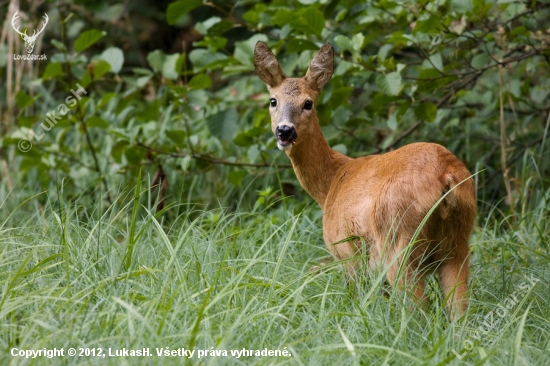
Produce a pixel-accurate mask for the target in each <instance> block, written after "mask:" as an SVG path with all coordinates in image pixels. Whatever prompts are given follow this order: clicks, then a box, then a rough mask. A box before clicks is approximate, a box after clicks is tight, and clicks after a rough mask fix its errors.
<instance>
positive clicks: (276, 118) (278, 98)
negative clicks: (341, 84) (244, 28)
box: [254, 42, 334, 153]
mask: <svg viewBox="0 0 550 366" xmlns="http://www.w3.org/2000/svg"><path fill="white" fill-rule="evenodd" d="M254 66H255V67H256V72H257V74H258V76H259V77H260V79H261V80H262V81H263V82H264V83H265V84H266V85H267V87H268V89H269V93H270V94H271V99H270V107H269V112H270V113H271V129H272V131H273V133H274V134H275V137H276V138H277V147H278V148H279V149H280V150H283V151H285V152H287V153H289V152H290V150H291V149H292V146H293V145H296V144H299V143H301V142H302V141H303V140H304V139H303V136H309V135H311V134H312V133H313V132H315V131H316V130H318V129H319V121H318V120H317V115H316V112H315V102H316V101H317V98H318V97H319V94H321V88H322V87H323V86H324V85H325V84H326V83H327V82H328V81H329V80H330V78H331V77H332V72H333V70H334V50H333V48H332V46H331V45H330V44H329V43H327V44H325V45H324V46H323V47H321V49H320V50H319V52H317V54H316V55H315V57H313V60H312V61H311V63H310V65H309V68H308V70H307V73H306V76H304V77H303V78H289V77H287V76H286V75H285V74H284V72H283V70H282V69H281V65H280V64H279V62H278V61H277V58H276V57H275V55H274V54H273V53H272V52H271V50H270V49H269V47H267V45H266V44H265V43H263V42H258V43H256V47H255V49H254Z"/></svg>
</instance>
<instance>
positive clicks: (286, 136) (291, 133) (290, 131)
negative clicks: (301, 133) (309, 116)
mask: <svg viewBox="0 0 550 366" xmlns="http://www.w3.org/2000/svg"><path fill="white" fill-rule="evenodd" d="M275 134H276V135H277V138H279V139H281V140H284V141H288V140H293V139H294V138H296V129H295V128H294V127H290V126H287V125H282V126H277V129H276V131H275Z"/></svg>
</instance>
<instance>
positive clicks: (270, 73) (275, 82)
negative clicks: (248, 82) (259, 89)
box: [254, 41, 286, 88]
mask: <svg viewBox="0 0 550 366" xmlns="http://www.w3.org/2000/svg"><path fill="white" fill-rule="evenodd" d="M254 67H255V68H256V73H257V74H258V76H259V77H260V79H261V80H262V81H263V82H264V83H266V84H267V86H269V87H270V88H275V87H277V86H279V85H281V83H282V82H283V80H284V79H286V75H285V73H284V72H283V69H281V65H280V64H279V61H277V58H276V57H275V55H274V54H273V52H271V50H270V49H269V47H267V45H266V44H265V43H263V42H261V41H258V42H257V43H256V47H255V48H254Z"/></svg>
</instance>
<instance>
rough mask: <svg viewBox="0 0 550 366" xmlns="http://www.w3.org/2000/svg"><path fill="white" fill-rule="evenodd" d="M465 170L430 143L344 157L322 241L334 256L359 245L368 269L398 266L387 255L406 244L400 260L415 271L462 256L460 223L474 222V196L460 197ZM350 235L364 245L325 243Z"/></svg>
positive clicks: (467, 183)
mask: <svg viewBox="0 0 550 366" xmlns="http://www.w3.org/2000/svg"><path fill="white" fill-rule="evenodd" d="M419 152H422V153H421V154H419ZM431 152H433V153H431ZM469 176H470V174H469V172H468V170H467V169H466V167H465V166H464V165H463V164H462V162H460V160H458V158H456V157H455V156H454V155H453V154H452V153H451V152H449V151H448V150H447V149H445V148H444V147H442V146H441V145H437V144H432V143H414V144H410V145H406V146H404V147H402V148H400V149H398V150H395V151H392V152H389V153H386V154H384V155H371V156H366V157H363V158H358V159H354V160H351V161H349V162H348V163H346V164H345V165H343V166H342V167H341V168H340V169H339V170H338V171H337V173H336V175H335V177H334V180H333V182H332V185H331V188H330V190H329V193H328V196H327V199H326V201H325V207H324V216H323V231H324V240H325V242H326V243H327V246H328V247H329V250H330V251H331V253H332V254H333V255H334V256H335V257H336V258H338V259H347V258H350V257H353V256H355V255H357V254H358V252H360V251H364V250H366V251H367V252H368V255H369V265H370V267H371V268H375V267H379V266H380V265H383V266H389V265H391V264H397V265H399V264H400V261H399V259H396V258H394V256H395V255H397V256H401V257H402V256H404V255H405V251H406V247H407V246H408V245H412V247H411V248H410V249H411V250H410V251H409V254H408V258H407V263H409V264H410V265H411V269H413V270H417V271H419V272H420V273H418V275H422V273H429V272H431V271H432V270H433V269H435V266H437V264H438V263H441V262H444V261H446V260H450V259H452V258H466V257H467V256H468V251H469V249H468V246H467V245H464V244H462V243H468V237H469V235H470V231H469V230H464V227H471V225H472V224H473V221H474V219H475V201H468V200H462V199H460V197H462V196H470V197H473V196H474V195H475V193H474V184H473V181H472V180H471V179H468V178H469ZM461 182H462V183H461ZM459 183H460V184H459ZM457 184H458V186H457ZM442 197H444V198H443V199H442V201H441V202H440V203H439V205H438V206H437V207H435V209H434V210H433V212H432V213H431V214H430V216H429V218H428V220H427V221H426V222H425V224H424V225H423V226H422V227H421V230H420V233H419V234H418V236H417V237H416V240H415V242H414V243H411V239H412V238H413V236H414V235H415V232H416V231H417V229H418V228H419V227H420V225H421V224H422V221H423V220H424V218H425V217H426V215H427V214H428V212H429V211H430V210H431V209H432V207H434V205H436V204H437V202H438V201H439V200H440V199H441V198H442ZM352 236H358V237H361V238H363V239H364V240H363V242H364V243H365V244H366V245H367V246H368V247H367V248H362V247H361V245H362V244H361V243H362V241H361V240H354V241H350V242H344V243H339V244H336V245H332V244H331V243H337V242H338V241H341V240H342V239H344V238H347V237H352ZM392 262H393V263H392ZM354 267H355V266H354ZM353 269H354V270H356V269H357V268H353ZM392 272H393V271H392V270H391V269H390V270H389V273H388V276H389V277H392V276H393V275H395V274H394V273H392Z"/></svg>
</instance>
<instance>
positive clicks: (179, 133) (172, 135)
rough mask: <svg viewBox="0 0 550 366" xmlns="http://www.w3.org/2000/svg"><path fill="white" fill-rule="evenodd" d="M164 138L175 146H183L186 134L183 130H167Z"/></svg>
mask: <svg viewBox="0 0 550 366" xmlns="http://www.w3.org/2000/svg"><path fill="white" fill-rule="evenodd" d="M166 136H168V138H169V139H170V140H172V141H174V142H175V143H176V145H180V146H181V145H184V143H185V137H186V136H187V133H186V132H185V131H184V130H168V131H166Z"/></svg>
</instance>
